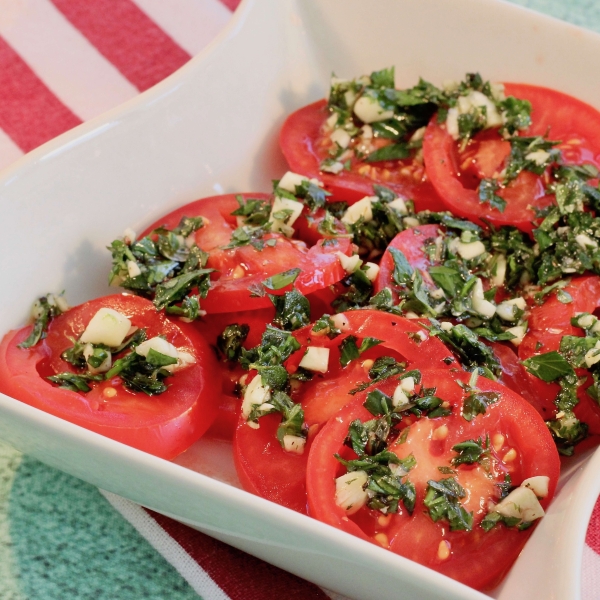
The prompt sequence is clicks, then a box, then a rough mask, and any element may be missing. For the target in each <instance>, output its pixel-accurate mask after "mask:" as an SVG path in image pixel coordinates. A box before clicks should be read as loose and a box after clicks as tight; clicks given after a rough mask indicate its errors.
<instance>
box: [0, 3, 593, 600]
mask: <svg viewBox="0 0 600 600" xmlns="http://www.w3.org/2000/svg"><path fill="white" fill-rule="evenodd" d="M583 57H585V59H584V58H583ZM389 65H394V66H395V67H396V78H397V84H398V85H399V86H400V87H405V86H410V85H412V84H413V83H415V82H416V81H417V79H418V77H419V76H422V77H424V78H425V79H427V80H429V81H432V82H433V83H441V82H442V81H444V80H447V79H460V78H461V77H462V76H463V75H464V73H466V72H474V71H479V72H481V73H482V75H484V77H485V78H487V79H491V80H496V81H515V82H526V83H532V84H537V85H545V86H548V87H552V88H556V89H559V90H561V91H563V92H566V93H569V94H572V95H574V96H577V97H579V98H580V99H582V100H584V101H586V102H588V103H590V104H592V105H594V106H595V107H597V108H600V88H599V87H598V85H597V81H596V79H595V78H593V77H590V73H599V72H600V36H598V35H596V34H593V33H589V32H585V31H583V30H580V29H578V28H576V27H573V26H570V25H567V24H565V23H562V22H559V21H555V20H553V19H550V18H547V17H543V16H541V15H539V14H536V13H532V12H530V11H527V10H524V9H521V8H518V7H516V6H514V5H510V4H506V3H503V2H500V1H498V0H454V1H453V2H448V1H447V0H374V1H371V2H366V1H365V0H246V1H245V2H244V3H243V5H242V6H241V7H240V8H239V9H238V11H237V13H236V15H235V16H234V18H233V19H232V22H231V23H230V25H229V26H228V28H227V30H226V31H225V32H223V34H222V35H221V36H220V37H219V39H218V40H217V41H216V42H215V43H214V44H213V45H211V46H210V47H209V48H208V49H207V50H206V51H205V52H203V53H202V54H201V55H199V56H198V57H196V58H195V59H194V60H192V61H191V62H190V63H189V64H188V65H186V66H185V67H184V68H183V69H181V70H180V71H178V72H177V73H175V74H174V75H173V76H172V77H170V78H168V79H167V80H166V81H164V82H163V83H161V84H160V85H158V86H156V87H155V88H153V89H151V90H149V91H148V92H146V93H144V94H142V95H141V96H140V97H138V98H136V99H135V100H133V101H131V102H129V103H127V104H125V105H123V106H121V107H119V108H117V109H115V110H114V111H111V112H109V113H107V114H105V115H103V116H101V117H100V118H98V119H95V120H93V121H91V122H89V123H86V124H84V125H82V126H80V127H78V128H76V129H75V130H73V131H70V132H68V133H66V134H64V135H63V136H61V137H60V138H58V139H57V140H54V141H52V142H50V143H48V144H46V145H45V146H43V147H42V148H40V149H38V150H36V151H34V152H32V153H31V154H29V155H27V156H26V157H24V158H23V159H22V160H20V161H19V162H18V163H17V164H15V165H14V166H12V167H11V168H10V169H8V170H6V171H4V173H3V174H2V176H1V177H0V215H1V216H2V219H6V223H7V224H9V225H10V227H9V228H8V227H7V230H6V231H5V232H4V235H3V236H2V238H1V239H0V254H1V256H2V262H1V264H0V269H1V272H2V276H3V281H4V286H3V288H2V290H1V291H0V295H1V302H2V308H3V310H2V313H1V314H0V332H2V333H3V332H5V331H8V330H9V329H10V328H14V327H16V326H19V325H21V324H22V323H23V322H24V321H25V319H26V317H27V314H28V311H29V307H30V303H31V301H32V300H33V299H34V298H35V297H37V296H39V295H41V294H44V293H46V292H50V291H56V292H58V291H60V290H63V289H64V290H66V292H67V298H68V300H69V301H70V303H71V304H76V303H79V302H82V301H84V300H88V299H90V298H93V297H96V296H99V295H103V294H106V293H109V289H108V287H107V285H106V280H107V274H108V271H109V266H110V255H109V253H108V252H107V251H106V250H105V246H106V245H107V244H108V243H109V242H110V241H111V240H112V239H114V238H115V237H117V236H119V235H121V234H122V232H123V230H124V229H125V228H126V227H133V228H134V229H137V230H140V228H142V227H143V226H144V225H146V224H148V223H150V222H152V221H154V220H155V219H156V218H158V217H159V216H160V215H161V214H163V213H166V212H167V211H169V210H170V209H172V208H174V207H176V206H178V205H180V204H182V203H185V202H189V201H191V200H193V199H196V198H198V197H202V196H207V195H213V194H215V193H226V192H236V191H269V190H270V187H271V185H270V181H271V179H273V178H277V177H279V176H280V175H281V174H282V173H283V172H284V170H285V164H284V161H283V157H282V156H281V154H280V152H279V150H278V146H277V138H278V131H279V128H280V126H281V124H282V122H283V119H284V118H285V115H286V114H288V113H290V112H291V111H293V110H294V109H296V108H299V107H301V106H303V105H305V104H307V103H309V102H311V101H314V100H316V99H318V98H321V97H323V96H324V94H325V92H326V89H327V86H328V81H329V76H330V74H331V72H332V71H334V72H336V73H337V74H338V75H340V76H350V77H352V76H355V75H358V74H361V73H368V72H371V71H373V70H376V69H379V68H383V67H386V66H389ZM0 438H2V439H4V440H6V441H8V442H9V443H11V444H13V445H14V446H15V447H17V448H18V449H20V450H22V451H23V452H26V453H28V454H31V455H33V456H35V457H37V458H39V459H41V460H43V461H44V462H46V463H48V464H50V465H52V466H55V467H58V468H60V469H63V470H65V471H67V472H69V473H71V474H73V475H75V476H78V477H80V478H82V479H85V480H87V481H89V482H90V483H93V484H95V485H97V486H100V487H102V488H104V489H106V490H109V491H111V492H114V493H116V494H119V495H122V496H125V497H127V498H130V499H131V500H134V501H135V502H138V503H140V504H143V505H144V506H147V507H149V508H152V509H154V510H156V511H158V512H161V513H164V514H167V515H169V516H172V517H174V518H176V519H178V520H180V521H182V522H184V523H187V524H189V525H191V526H193V527H196V528H198V529H200V530H202V531H204V532H206V533H209V534H210V535H213V536H215V537H217V538H219V539H221V540H223V541H226V542H228V543H230V544H232V545H234V546H236V547H238V548H241V549H243V550H246V551H248V552H250V553H252V554H255V555H256V556H259V557H261V558H263V559H265V560H268V561H269V562H272V563H274V564H276V565H278V566H281V567H283V568H285V569H287V570H289V571H292V572H294V573H296V574H298V575H300V576H302V577H305V578H307V579H310V580H311V581H314V582H316V583H318V584H320V585H322V586H324V587H326V588H328V589H332V590H335V591H338V592H340V593H343V594H345V595H347V596H349V597H351V598H356V599H357V600H360V599H363V600H364V599H366V598H371V597H373V596H374V595H375V594H376V595H377V597H378V598H381V599H382V600H385V599H388V598H389V599H392V598H394V599H400V598H406V599H408V598H415V597H419V598H432V599H433V598H445V599H473V600H475V599H477V598H480V599H481V598H486V597H487V596H485V595H484V594H481V593H479V592H476V591H474V590H472V589H470V588H467V587H465V586H463V585H461V584H459V583H457V582H455V581H452V580H449V579H447V578H446V577H444V576H442V575H439V574H438V573H435V572H433V571H431V570H429V569H426V568H425V567H422V566H420V565H417V564H415V563H412V562H410V561H408V560H406V559H404V558H401V557H399V556H396V555H394V554H392V553H390V552H387V551H385V550H383V549H381V548H378V547H375V546H373V545H370V544H368V543H366V542H364V541H362V540H359V539H355V538H352V537H351V536H348V535H347V534H345V533H343V532H341V531H338V530H335V529H332V528H330V527H328V526H325V525H323V524H321V523H319V522H316V521H314V520H311V519H309V518H307V517H304V516H302V515H299V514H296V513H294V512H291V511H289V510H287V509H284V508H282V507H280V506H277V505H274V504H271V503H269V502H267V501H264V500H262V499H260V498H257V497H254V496H252V495H250V494H247V493H245V492H243V491H241V490H239V489H237V488H236V486H235V483H236V481H235V475H234V473H233V472H232V470H231V465H230V462H231V461H230V450H229V448H228V447H227V445H223V444H212V445H211V444H209V443H207V442H204V441H202V440H201V441H200V442H199V443H198V444H196V445H195V446H194V447H193V448H191V449H190V450H189V451H188V452H187V453H185V454H184V455H182V456H181V457H180V458H178V459H177V461H176V462H175V463H170V462H167V461H164V460H161V459H158V458H156V457H153V456H150V455H147V454H144V453H142V452H140V451H137V450H134V449H132V448H130V447H127V446H124V445H122V444H119V443H117V442H114V441H112V440H109V439H106V438H104V437H102V436H99V435H97V434H94V433H91V432H89V431H87V430H85V429H82V428H79V427H77V426H75V425H71V424H70V423H66V422H64V421H61V420H60V419H57V418H55V417H52V416H50V415H47V414H45V413H42V412H40V411H37V410H35V409H33V408H31V407H29V406H27V405H24V404H22V403H20V402H18V401H16V400H13V399H11V398H9V397H6V396H3V395H0ZM599 469H600V453H598V452H596V453H592V454H589V455H588V456H587V457H585V459H581V460H579V461H577V462H576V463H574V464H572V465H571V468H570V469H569V470H568V472H566V473H565V474H564V475H563V479H562V487H561V489H560V492H559V494H558V496H557V498H556V499H555V501H554V503H553V505H552V506H551V508H550V510H549V512H548V514H547V516H546V517H545V518H544V519H543V520H542V522H541V523H540V525H539V527H537V529H536V531H535V533H534V535H533V536H532V538H531V539H530V541H529V542H528V544H527V546H526V548H525V550H524V552H523V553H522V554H521V556H520V558H519V559H518V561H517V563H516V564H515V566H514V568H513V569H512V570H511V572H510V574H509V576H508V578H507V579H506V581H505V583H504V584H503V585H502V586H501V588H500V589H498V590H496V591H495V592H494V594H493V595H494V596H495V597H498V598H502V599H508V598H510V599H518V598H527V599H529V598H531V597H539V598H550V597H555V598H561V599H569V598H573V599H577V598H579V596H580V565H581V556H582V548H583V541H584V537H585V530H586V525H587V522H588V520H589V516H590V514H591V511H592V507H593V505H594V502H595V500H596V498H597V496H598V494H599V493H600V479H599V478H597V477H594V476H593V473H595V472H596V473H597V472H598V470H599ZM232 484H233V485H232Z"/></svg>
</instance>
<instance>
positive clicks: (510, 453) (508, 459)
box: [502, 448, 517, 462]
mask: <svg viewBox="0 0 600 600" xmlns="http://www.w3.org/2000/svg"><path fill="white" fill-rule="evenodd" d="M515 458H517V451H516V450H515V449H514V448H511V449H510V450H509V451H508V452H507V453H506V454H505V455H504V458H503V459H502V460H503V461H504V462H512V461H513V460H515Z"/></svg>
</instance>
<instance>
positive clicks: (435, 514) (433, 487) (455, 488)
mask: <svg viewBox="0 0 600 600" xmlns="http://www.w3.org/2000/svg"><path fill="white" fill-rule="evenodd" d="M465 496H466V492H465V490H464V488H463V487H462V486H461V485H460V483H458V481H457V480H456V478H454V477H448V478H446V479H440V480H439V481H434V480H431V479H430V480H429V481H428V482H427V490H426V492H425V499H424V500H423V503H424V504H425V506H426V507H427V510H428V513H429V516H430V517H431V519H432V521H434V522H436V523H437V521H440V520H442V519H443V520H446V521H448V523H449V524H450V531H471V529H472V528H473V513H470V512H468V511H467V510H466V509H465V508H464V506H462V505H461V504H460V502H459V500H460V499H461V498H464V497H465Z"/></svg>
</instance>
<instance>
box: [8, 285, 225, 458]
mask: <svg viewBox="0 0 600 600" xmlns="http://www.w3.org/2000/svg"><path fill="white" fill-rule="evenodd" d="M101 307H108V308H112V309H114V310H116V311H118V312H120V313H121V314H123V315H125V316H127V317H128V318H129V319H130V320H131V322H132V324H133V325H134V326H136V327H139V328H144V329H146V331H147V336H148V338H151V337H154V336H157V335H164V336H165V337H166V339H167V341H168V342H170V343H172V344H173V345H174V346H175V347H176V348H178V349H181V350H183V351H186V352H189V353H190V354H192V355H193V356H194V357H195V358H196V363H195V364H193V365H191V366H189V367H188V368H185V369H182V370H181V371H179V372H178V373H175V374H174V375H173V376H172V377H168V378H167V379H166V380H165V383H166V384H167V385H168V389H167V391H166V392H164V393H162V394H159V395H155V396H148V395H146V394H144V393H142V392H133V391H131V390H129V389H127V388H125V386H123V385H122V382H121V379H120V378H119V377H118V376H117V377H114V378H113V379H111V380H109V381H102V382H98V383H94V384H92V390H91V391H90V392H87V393H77V392H73V391H70V390H66V389H62V388H60V387H57V386H56V385H54V384H53V383H51V382H50V381H48V380H46V379H45V377H46V376H48V375H54V374H56V373H60V372H67V371H68V372H75V369H74V367H73V366H72V365H70V364H69V363H67V362H65V361H63V360H62V359H61V358H60V354H61V353H62V352H63V351H64V350H65V349H67V348H69V347H71V346H72V345H73V342H72V340H73V339H77V338H78V337H79V336H80V335H81V333H82V332H83V331H84V329H85V327H86V326H87V324H88V323H89V321H90V319H91V318H92V317H93V316H94V315H95V314H96V312H97V311H98V310H99V309H100V308H101ZM29 332H30V327H25V328H23V329H20V330H17V331H12V332H9V333H8V334H7V335H6V336H5V337H4V339H3V341H2V344H1V345H0V358H1V364H0V391H2V392H3V393H5V394H7V395H9V396H12V397H14V398H16V399H17V400H21V401H22V402H25V403H26V404H29V405H31V406H33V407H35V408H39V409H40V410H43V411H45V412H47V413H50V414H52V415H54V416H57V417H60V418H62V419H65V420H66V421H70V422H71V423H75V424H76V425H80V426H81V427H85V428H86V429H90V430H91V431H95V432H96V433H100V434H102V435H105V436H107V437H110V438H112V439H114V440H117V441H119V442H122V443H124V444H127V445H129V446H133V447H134V448H138V449H139V450H143V451H145V452H148V453H150V454H154V455H156V456H160V457H162V458H167V459H171V458H174V457H175V456H177V455H178V454H180V453H181V452H183V451H184V450H185V449H186V448H188V447H189V446H190V445H191V444H193V443H194V442H195V441H196V440H198V439H199V438H200V437H201V436H202V434H203V433H204V432H205V431H206V430H207V429H208V427H209V426H210V424H211V423H212V422H213V421H214V419H215V417H216V415H217V407H218V398H219V395H220V389H219V385H218V382H219V379H218V377H217V378H214V373H215V370H216V369H217V368H218V367H217V365H216V363H215V360H214V358H213V354H212V350H211V349H210V347H209V346H208V344H207V343H206V342H205V341H204V339H203V338H202V336H200V335H199V334H198V333H197V332H196V331H195V330H194V329H193V327H191V326H190V325H188V324H186V323H178V324H175V323H173V322H172V321H170V320H169V319H167V318H165V317H164V316H163V315H162V314H161V313H157V312H156V309H155V308H154V305H153V304H152V303H151V302H150V301H148V300H145V299H143V298H139V297H137V296H131V295H128V294H119V295H114V296H107V297H105V298H99V299H96V300H92V301H90V302H87V303H85V304H82V305H80V306H77V307H74V308H72V309H70V310H69V311H67V312H66V313H64V314H62V315H60V316H59V317H56V318H55V319H54V320H53V321H52V322H51V323H50V326H49V328H48V335H47V337H46V338H45V339H44V340H42V341H41V342H40V343H39V344H38V345H36V346H34V347H33V348H31V349H21V348H18V347H17V344H18V343H20V342H21V341H23V340H24V339H25V338H26V337H27V335H28V334H29ZM107 390H109V391H108V392H107ZM216 399H217V401H215V400H216Z"/></svg>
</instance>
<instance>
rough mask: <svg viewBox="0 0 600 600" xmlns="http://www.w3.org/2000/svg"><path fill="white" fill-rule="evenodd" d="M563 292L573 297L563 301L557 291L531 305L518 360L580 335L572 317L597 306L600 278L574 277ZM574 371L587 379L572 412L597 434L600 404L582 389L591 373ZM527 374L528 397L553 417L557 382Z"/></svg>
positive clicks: (587, 383) (547, 416)
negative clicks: (527, 327)
mask: <svg viewBox="0 0 600 600" xmlns="http://www.w3.org/2000/svg"><path fill="white" fill-rule="evenodd" d="M564 291H565V292H567V293H568V294H569V295H570V296H571V298H573V301H572V302H569V303H568V304H563V303H561V302H560V301H559V300H558V298H557V296H556V294H552V295H551V296H550V297H549V298H548V299H547V300H546V301H545V302H544V304H542V305H541V306H534V307H533V308H532V310H531V314H530V316H529V320H528V322H529V330H528V332H527V335H526V336H525V337H524V338H523V342H522V343H521V345H520V346H519V358H520V359H521V360H526V359H528V358H530V357H532V356H535V355H537V354H545V353H546V352H552V351H557V350H558V349H559V347H560V341H561V339H562V338H563V336H565V335H572V336H581V335H583V330H582V329H580V328H579V327H575V326H573V325H571V319H572V318H573V317H574V316H575V315H577V314H578V313H582V312H589V313H593V312H594V310H596V309H597V308H598V307H600V277H597V276H594V275H591V276H583V277H575V278H573V279H572V280H571V282H570V283H569V284H568V285H567V286H566V287H565V288H564ZM577 371H578V375H580V376H585V377H586V379H587V381H586V382H584V383H583V384H582V385H580V386H579V388H578V393H577V396H578V398H579V404H578V405H577V406H575V409H574V411H573V412H574V413H575V416H577V418H578V419H580V420H582V421H583V422H584V423H586V424H587V425H588V427H589V432H590V433H592V434H600V406H598V404H597V403H596V402H595V401H594V400H593V399H592V398H590V396H589V395H588V394H587V393H586V392H585V388H586V387H588V386H589V385H590V384H591V383H592V381H591V376H590V375H589V374H588V373H587V372H586V371H585V370H583V369H581V370H580V369H578V370H577ZM527 377H528V380H529V390H531V391H529V392H528V396H531V397H533V398H535V402H534V406H535V407H536V408H537V409H538V411H539V412H540V414H541V415H542V416H543V417H544V418H545V419H551V418H553V417H554V415H555V414H556V412H557V408H556V405H555V404H554V400H555V398H556V395H557V394H558V392H559V389H560V388H559V386H558V384H556V383H547V382H545V381H542V380H541V379H539V378H537V377H535V376H534V375H531V374H530V373H527Z"/></svg>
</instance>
